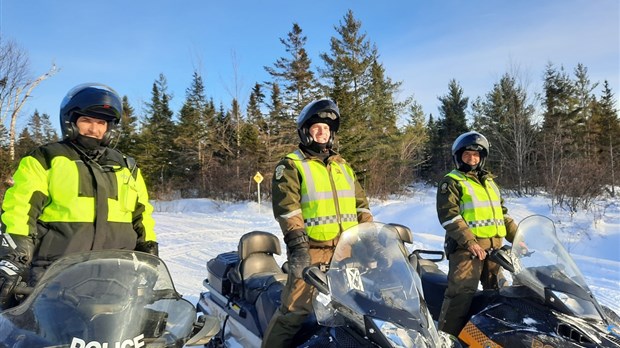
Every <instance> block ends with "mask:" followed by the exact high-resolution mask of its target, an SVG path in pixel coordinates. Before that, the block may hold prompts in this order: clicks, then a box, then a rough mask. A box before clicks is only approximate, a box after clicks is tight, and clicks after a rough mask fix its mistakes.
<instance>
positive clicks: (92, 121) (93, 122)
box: [75, 116, 108, 140]
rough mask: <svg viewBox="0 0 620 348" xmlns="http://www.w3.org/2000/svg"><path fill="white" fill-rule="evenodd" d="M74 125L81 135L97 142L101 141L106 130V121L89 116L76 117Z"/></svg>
mask: <svg viewBox="0 0 620 348" xmlns="http://www.w3.org/2000/svg"><path fill="white" fill-rule="evenodd" d="M75 125H76V126H77V128H78V131H79V132H80V134H81V135H83V136H85V137H90V138H95V139H99V140H101V139H103V135H104V134H105V132H106V130H108V122H107V121H105V120H101V119H98V118H94V117H89V116H80V117H78V119H77V120H76V121H75Z"/></svg>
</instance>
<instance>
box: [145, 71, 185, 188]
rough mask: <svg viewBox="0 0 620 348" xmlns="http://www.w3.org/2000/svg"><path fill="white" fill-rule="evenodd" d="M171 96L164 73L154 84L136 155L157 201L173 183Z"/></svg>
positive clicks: (174, 163) (175, 163)
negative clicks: (155, 194) (157, 197)
mask: <svg viewBox="0 0 620 348" xmlns="http://www.w3.org/2000/svg"><path fill="white" fill-rule="evenodd" d="M171 98H172V96H171V95H170V94H168V84H167V80H166V77H165V76H164V75H163V74H160V75H159V78H158V79H157V80H156V81H155V82H154V83H153V87H152V91H151V102H150V103H148V104H147V105H146V106H147V110H146V115H145V118H144V121H143V126H142V133H141V134H140V138H141V140H140V149H141V151H140V153H139V155H138V156H137V157H138V162H139V163H140V164H141V166H142V171H143V174H144V175H145V180H146V182H147V187H150V188H151V190H152V191H153V192H156V193H157V195H158V196H159V197H160V198H163V197H165V195H166V194H169V193H171V190H172V187H174V185H173V184H174V183H173V182H172V180H171V179H172V177H171V175H170V174H171V167H172V166H175V165H178V163H177V160H176V157H177V154H176V153H174V148H173V141H174V137H175V124H174V121H173V120H172V115H173V112H172V110H171V109H170V100H171Z"/></svg>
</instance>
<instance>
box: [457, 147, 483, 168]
mask: <svg viewBox="0 0 620 348" xmlns="http://www.w3.org/2000/svg"><path fill="white" fill-rule="evenodd" d="M461 160H462V161H463V163H467V164H469V165H470V166H471V167H472V168H476V166H477V165H478V163H480V152H479V151H474V150H465V151H463V154H462V155H461Z"/></svg>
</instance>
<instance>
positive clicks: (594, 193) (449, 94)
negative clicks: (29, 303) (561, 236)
mask: <svg viewBox="0 0 620 348" xmlns="http://www.w3.org/2000/svg"><path fill="white" fill-rule="evenodd" d="M334 30H335V32H334V35H333V36H332V37H331V38H330V41H329V50H328V51H326V52H323V53H321V54H320V55H319V57H320V61H318V62H315V61H312V60H311V59H310V57H309V54H308V52H307V51H306V42H307V37H306V35H305V33H304V31H303V28H302V27H300V26H299V25H298V24H297V23H293V25H292V28H291V29H290V31H289V32H288V33H286V35H285V36H284V37H282V38H280V42H281V44H282V52H283V55H282V56H281V57H279V58H276V59H275V60H274V62H273V64H271V65H269V66H265V67H264V69H265V70H266V71H267V72H268V74H269V76H270V77H271V79H270V80H268V81H261V82H256V83H255V84H254V85H253V86H252V88H251V92H250V96H249V98H248V102H247V103H245V104H243V105H242V104H241V102H240V100H238V99H237V98H235V97H233V98H232V101H231V103H230V105H224V104H223V103H221V102H219V103H218V102H216V101H215V100H214V98H213V97H211V96H209V95H207V94H206V93H205V85H204V80H203V77H202V75H201V73H200V71H198V70H196V71H194V73H193V75H192V78H191V84H190V85H189V86H188V87H187V88H186V90H185V96H184V100H183V102H182V106H181V107H180V109H179V110H173V109H172V108H171V103H170V101H171V98H172V95H171V93H170V91H169V90H168V85H167V78H166V76H165V74H164V73H161V74H160V75H159V76H156V77H154V82H153V84H152V88H151V96H150V100H149V102H147V103H146V105H145V106H144V107H143V108H141V109H139V108H136V106H134V105H132V103H131V101H130V100H129V99H128V97H127V96H124V97H123V107H124V110H123V111H124V112H123V118H122V120H121V122H120V125H119V128H118V130H119V133H120V134H119V136H118V137H117V138H116V140H115V142H113V144H112V145H111V146H113V147H116V148H117V149H119V150H120V151H122V152H124V153H126V154H128V155H130V156H133V157H134V158H135V159H136V160H137V161H138V163H139V165H140V167H141V169H142V171H143V173H144V175H145V179H146V181H147V185H148V188H149V191H150V194H151V198H153V199H157V200H170V199H179V198H198V197H201V198H212V199H217V200H229V201H230V200H232V201H234V200H255V199H256V198H257V190H256V183H255V182H254V180H253V177H254V176H255V174H256V173H257V172H260V173H261V174H262V175H263V176H264V178H265V180H264V181H263V183H262V188H261V194H262V198H263V199H269V194H270V192H271V187H270V186H271V176H272V171H273V168H274V167H275V164H276V163H277V162H278V161H279V160H280V159H281V158H282V157H283V156H284V155H286V154H287V153H288V152H290V151H291V150H293V149H294V148H295V145H296V144H297V143H298V137H297V133H296V129H295V119H296V117H297V115H298V113H299V111H300V110H301V108H302V107H303V106H304V105H305V104H307V103H308V102H310V101H311V100H313V99H316V98H321V97H328V98H331V99H333V100H334V101H336V102H337V104H338V106H339V108H340V113H341V115H342V117H341V127H340V131H339V133H338V136H337V141H336V144H335V146H334V149H335V150H336V151H337V152H339V153H341V154H342V155H343V157H344V158H345V159H347V160H348V161H349V162H350V163H351V164H352V166H353V168H354V169H355V170H356V172H357V175H358V177H359V179H360V181H361V183H362V184H363V186H364V188H365V189H366V191H367V193H368V194H369V195H370V196H371V197H375V198H385V197H388V196H389V195H393V194H403V193H405V192H407V190H408V188H409V187H410V186H411V185H412V183H414V182H416V181H418V182H419V181H422V182H427V183H434V182H436V181H437V180H438V179H439V178H441V177H442V176H443V175H444V174H445V173H446V172H447V171H449V170H450V169H451V168H452V166H453V165H452V159H451V151H450V148H451V145H452V142H453V141H454V139H455V138H456V137H457V136H458V135H459V134H461V133H463V132H466V131H468V130H476V131H479V132H481V133H483V134H484V135H485V136H487V138H488V139H489V141H490V143H491V156H490V157H489V159H488V161H487V168H488V169H490V170H491V171H492V172H493V173H495V174H497V175H498V176H499V183H500V184H501V186H502V188H503V189H504V190H509V191H511V192H513V193H514V194H516V195H519V196H523V195H529V194H538V193H541V192H543V193H545V194H547V195H549V197H550V198H551V201H552V204H553V205H554V206H556V205H557V206H561V207H564V208H567V209H569V210H571V211H577V210H580V209H587V208H588V207H589V205H590V203H591V202H592V200H593V199H595V198H596V197H599V196H601V195H608V196H612V197H614V196H616V195H617V192H616V190H617V186H618V178H617V176H618V165H619V163H620V149H619V147H620V119H619V117H618V109H617V106H616V101H617V98H616V97H615V93H616V92H615V91H613V90H612V88H611V87H610V84H609V82H608V81H607V80H603V81H591V80H590V77H589V74H588V67H587V66H585V65H583V64H581V63H578V64H577V65H576V66H571V67H564V66H562V65H561V62H548V63H547V65H546V67H545V69H544V71H542V72H540V74H539V75H538V76H542V81H540V86H541V87H540V88H539V89H536V88H532V87H531V85H530V83H531V82H530V81H529V77H528V76H527V75H526V74H525V73H524V72H523V71H521V70H520V68H519V66H518V65H516V64H515V65H514V66H511V67H509V68H508V70H507V71H506V72H505V73H504V74H502V75H501V76H500V77H499V78H498V79H497V81H496V82H495V83H494V84H493V86H492V88H491V89H490V90H489V91H488V92H487V93H485V94H484V95H482V96H478V97H475V98H473V99H470V98H469V97H468V96H466V93H465V91H464V90H463V88H462V87H461V85H460V83H459V81H458V80H456V79H452V80H451V81H449V83H448V85H447V88H446V92H445V94H443V95H439V96H437V98H438V100H439V102H440V104H439V108H438V113H437V114H433V113H428V114H427V113H425V111H424V110H423V109H422V106H421V105H420V103H418V102H417V101H416V99H415V96H414V95H411V96H406V97H405V98H402V97H400V94H399V92H400V87H401V85H402V81H398V80H396V79H393V78H392V77H390V76H388V75H387V73H386V68H385V66H384V65H383V63H382V61H381V55H380V52H379V50H378V48H377V46H376V45H375V44H374V43H373V41H372V39H371V37H370V36H369V35H368V34H367V33H366V32H365V30H364V28H363V23H362V22H361V21H360V20H358V19H357V18H356V17H355V15H354V13H353V11H351V10H349V11H348V12H347V13H346V14H345V15H344V16H343V17H342V19H341V20H340V21H339V23H337V24H335V25H334ZM0 52H1V54H0V71H1V72H2V76H0V115H1V116H2V122H1V123H0V198H1V196H2V195H3V193H4V191H5V190H6V188H7V187H8V186H9V185H10V182H11V179H10V178H11V175H12V173H13V171H14V170H15V168H16V166H17V165H18V161H19V159H20V158H21V157H22V156H23V155H25V154H26V153H28V151H30V150H32V149H33V148H34V147H35V146H38V145H41V144H44V143H47V142H50V141H55V140H57V139H58V137H59V135H58V133H57V131H56V129H55V127H54V126H52V121H51V120H54V122H55V121H56V116H55V115H54V117H53V118H52V117H50V115H48V114H46V113H39V112H38V111H35V112H34V113H32V114H30V115H22V114H21V113H20V110H21V108H22V106H23V105H24V104H26V103H28V98H29V96H30V94H31V93H32V91H33V90H35V89H36V88H37V86H38V85H39V84H41V83H45V82H46V81H45V80H47V79H49V78H55V76H54V75H55V74H56V73H57V69H56V67H55V66H52V67H51V68H50V70H49V71H47V72H45V73H43V74H40V75H36V74H33V73H32V72H31V71H30V67H29V64H28V53H27V52H26V51H24V50H23V49H22V48H20V45H19V42H16V41H12V40H10V39H4V38H3V39H2V40H0ZM447 68H448V67H447ZM33 76H34V77H33ZM25 117H26V118H27V119H28V121H27V124H26V126H25V127H23V128H22V129H18V127H17V124H18V122H17V120H18V119H19V118H25Z"/></svg>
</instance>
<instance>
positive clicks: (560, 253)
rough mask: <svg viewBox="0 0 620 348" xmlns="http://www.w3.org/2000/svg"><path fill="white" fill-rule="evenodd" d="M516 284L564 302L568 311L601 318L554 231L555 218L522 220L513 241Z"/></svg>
mask: <svg viewBox="0 0 620 348" xmlns="http://www.w3.org/2000/svg"><path fill="white" fill-rule="evenodd" d="M511 258H512V259H513V264H514V266H515V273H514V275H513V277H514V278H515V283H516V284H523V285H527V286H529V287H530V288H531V289H533V290H534V291H535V292H536V293H538V294H539V295H540V296H541V297H542V298H544V299H546V300H548V301H550V302H554V301H556V300H559V302H557V301H556V304H558V305H562V304H563V308H561V309H563V311H569V312H570V313H569V314H575V315H578V316H583V317H589V318H594V319H601V316H600V314H599V311H598V310H597V307H598V305H597V303H596V300H595V299H594V297H593V296H592V293H591V291H590V289H589V288H588V285H587V284H586V282H585V280H584V277H583V275H582V274H581V272H580V271H579V268H578V267H577V265H576V264H575V262H574V261H573V259H572V257H571V256H570V254H569V253H568V252H567V251H566V249H565V248H564V247H563V246H562V244H561V243H560V241H559V240H558V238H557V236H556V233H555V226H554V224H553V221H551V220H550V219H549V218H547V217H544V216H541V215H533V216H529V217H527V218H525V219H523V220H522V221H521V223H520V224H519V228H518V231H517V235H516V236H515V239H514V241H513V244H512V252H511Z"/></svg>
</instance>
